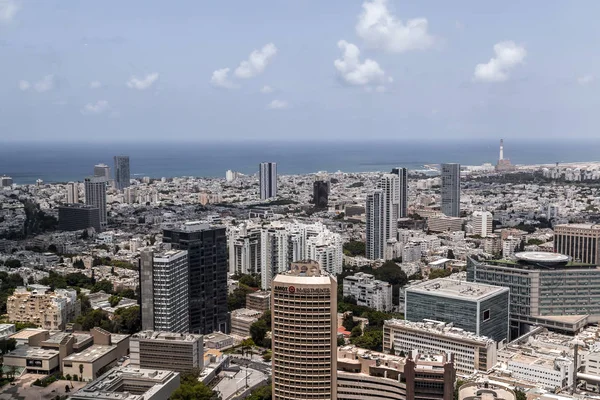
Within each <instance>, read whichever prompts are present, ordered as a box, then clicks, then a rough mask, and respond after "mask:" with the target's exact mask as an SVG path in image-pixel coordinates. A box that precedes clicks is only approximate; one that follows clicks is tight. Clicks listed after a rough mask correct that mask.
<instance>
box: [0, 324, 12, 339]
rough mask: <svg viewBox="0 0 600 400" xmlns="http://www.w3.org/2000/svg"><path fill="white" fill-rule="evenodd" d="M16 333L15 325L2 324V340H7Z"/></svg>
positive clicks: (0, 336)
mask: <svg viewBox="0 0 600 400" xmlns="http://www.w3.org/2000/svg"><path fill="white" fill-rule="evenodd" d="M15 332H16V331H15V324H0V339H6V338H7V337H9V336H10V335H12V334H14V333H15Z"/></svg>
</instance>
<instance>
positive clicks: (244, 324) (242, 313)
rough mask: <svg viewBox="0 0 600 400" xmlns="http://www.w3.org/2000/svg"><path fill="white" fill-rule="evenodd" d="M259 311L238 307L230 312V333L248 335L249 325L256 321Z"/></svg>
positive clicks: (260, 313)
mask: <svg viewBox="0 0 600 400" xmlns="http://www.w3.org/2000/svg"><path fill="white" fill-rule="evenodd" d="M261 315H262V312H261V311H257V310H250V309H247V308H240V309H238V310H233V311H232V312H231V334H232V335H238V336H241V337H248V336H250V326H252V324H253V323H255V322H256V321H258V318H260V316H261Z"/></svg>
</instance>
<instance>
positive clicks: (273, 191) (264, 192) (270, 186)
mask: <svg viewBox="0 0 600 400" xmlns="http://www.w3.org/2000/svg"><path fill="white" fill-rule="evenodd" d="M259 175H260V176H259V179H260V199H261V200H266V199H270V198H273V197H277V163H274V162H263V163H260V165H259Z"/></svg>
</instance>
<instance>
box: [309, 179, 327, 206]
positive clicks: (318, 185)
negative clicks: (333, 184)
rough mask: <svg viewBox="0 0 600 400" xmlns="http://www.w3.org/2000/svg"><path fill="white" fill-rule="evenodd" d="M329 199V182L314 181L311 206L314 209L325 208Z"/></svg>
mask: <svg viewBox="0 0 600 400" xmlns="http://www.w3.org/2000/svg"><path fill="white" fill-rule="evenodd" d="M328 199H329V181H315V182H314V183H313V204H314V205H315V207H316V208H327V202H328Z"/></svg>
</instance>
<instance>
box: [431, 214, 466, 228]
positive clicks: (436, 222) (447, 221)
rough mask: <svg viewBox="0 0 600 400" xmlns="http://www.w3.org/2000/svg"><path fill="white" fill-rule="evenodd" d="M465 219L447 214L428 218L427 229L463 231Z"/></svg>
mask: <svg viewBox="0 0 600 400" xmlns="http://www.w3.org/2000/svg"><path fill="white" fill-rule="evenodd" d="M463 223H464V220H463V219H462V218H458V217H447V216H445V215H438V216H432V217H429V218H427V230H429V231H430V232H447V231H451V232H453V231H462V227H463Z"/></svg>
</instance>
